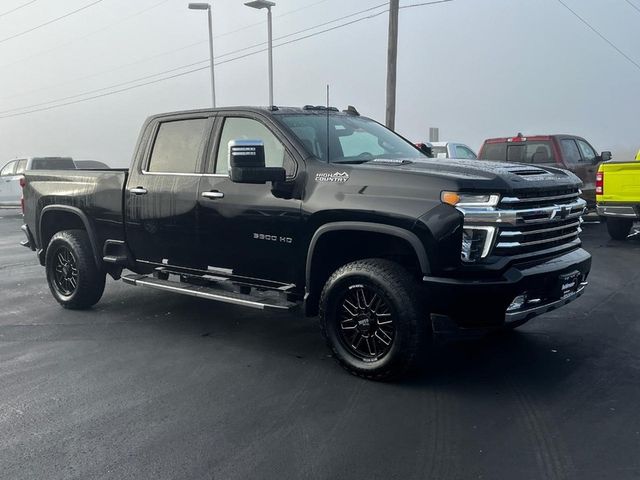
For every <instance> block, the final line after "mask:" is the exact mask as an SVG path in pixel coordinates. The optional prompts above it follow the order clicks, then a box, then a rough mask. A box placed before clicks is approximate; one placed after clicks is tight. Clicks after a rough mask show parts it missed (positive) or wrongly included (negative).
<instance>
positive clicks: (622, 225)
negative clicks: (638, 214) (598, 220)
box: [607, 217, 633, 240]
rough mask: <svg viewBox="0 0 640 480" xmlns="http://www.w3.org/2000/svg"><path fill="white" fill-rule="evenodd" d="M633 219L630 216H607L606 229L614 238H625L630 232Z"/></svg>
mask: <svg viewBox="0 0 640 480" xmlns="http://www.w3.org/2000/svg"><path fill="white" fill-rule="evenodd" d="M632 226H633V219H631V218H614V217H609V218H607V230H609V235H610V236H611V238H613V239H614V240H625V239H626V238H627V237H628V236H629V233H630V232H631V227H632Z"/></svg>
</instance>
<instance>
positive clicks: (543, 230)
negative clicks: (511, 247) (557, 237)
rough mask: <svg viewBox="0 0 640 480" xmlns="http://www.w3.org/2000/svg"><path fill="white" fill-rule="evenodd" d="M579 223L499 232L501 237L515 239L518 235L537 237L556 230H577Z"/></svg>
mask: <svg viewBox="0 0 640 480" xmlns="http://www.w3.org/2000/svg"><path fill="white" fill-rule="evenodd" d="M579 227H580V222H579V221H578V222H575V223H570V224H568V225H560V226H559V227H551V228H539V229H538V230H503V231H501V232H500V236H501V237H517V236H519V235H537V234H540V233H548V232H555V231H557V230H565V229H569V228H579Z"/></svg>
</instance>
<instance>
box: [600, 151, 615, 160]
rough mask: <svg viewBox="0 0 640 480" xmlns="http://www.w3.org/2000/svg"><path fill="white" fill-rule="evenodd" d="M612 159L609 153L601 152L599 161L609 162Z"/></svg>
mask: <svg viewBox="0 0 640 480" xmlns="http://www.w3.org/2000/svg"><path fill="white" fill-rule="evenodd" d="M612 158H613V157H612V155H611V152H602V153H601V154H600V160H601V161H603V162H608V161H609V160H611V159H612Z"/></svg>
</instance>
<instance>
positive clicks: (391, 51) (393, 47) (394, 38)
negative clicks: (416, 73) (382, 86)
mask: <svg viewBox="0 0 640 480" xmlns="http://www.w3.org/2000/svg"><path fill="white" fill-rule="evenodd" d="M399 10H400V0H391V1H390V2H389V46H388V49H387V115H386V124H387V127H388V128H390V129H391V130H393V129H394V128H395V125H396V70H397V59H398V11H399Z"/></svg>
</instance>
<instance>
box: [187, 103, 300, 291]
mask: <svg viewBox="0 0 640 480" xmlns="http://www.w3.org/2000/svg"><path fill="white" fill-rule="evenodd" d="M217 124H218V126H217V129H216V130H217V133H216V140H215V142H214V145H213V148H212V149H211V151H210V153H209V162H208V168H207V173H206V174H205V175H204V176H203V177H202V180H201V183H200V188H199V192H200V193H199V195H198V199H197V202H198V204H199V206H200V227H201V229H200V239H201V250H200V252H201V253H200V255H201V257H202V259H203V260H206V268H208V269H210V270H212V269H213V270H215V269H224V270H226V271H228V273H231V272H232V273H233V274H234V275H239V276H245V277H252V278H259V279H262V280H272V281H276V282H282V283H296V279H295V273H296V272H297V271H299V265H298V264H297V262H298V259H299V258H301V257H300V248H302V246H303V242H302V241H301V235H300V228H301V226H300V223H301V212H300V209H301V200H300V198H299V193H298V192H299V191H300V190H301V189H300V188H298V187H299V185H298V184H299V183H300V182H301V181H302V179H301V178H300V177H301V176H300V175H298V170H299V164H300V163H301V160H300V159H298V160H295V156H294V155H295V152H294V150H293V147H292V146H291V145H290V144H289V142H288V141H287V139H286V136H284V135H283V134H282V133H281V132H280V131H279V129H278V127H277V126H276V125H275V124H273V123H271V122H270V121H269V120H267V119H265V118H262V117H261V116H259V115H257V114H250V113H246V112H242V113H238V114H234V113H225V115H224V116H220V117H219V118H218V120H217ZM238 139H255V140H262V141H263V142H264V145H265V160H266V164H267V166H270V167H274V166H284V167H285V169H286V171H287V182H286V188H285V191H280V192H278V191H274V189H273V186H272V184H271V182H269V183H266V184H263V185H252V184H245V183H234V182H232V181H231V180H230V179H229V165H228V153H227V146H228V143H229V141H230V140H238Z"/></svg>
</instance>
